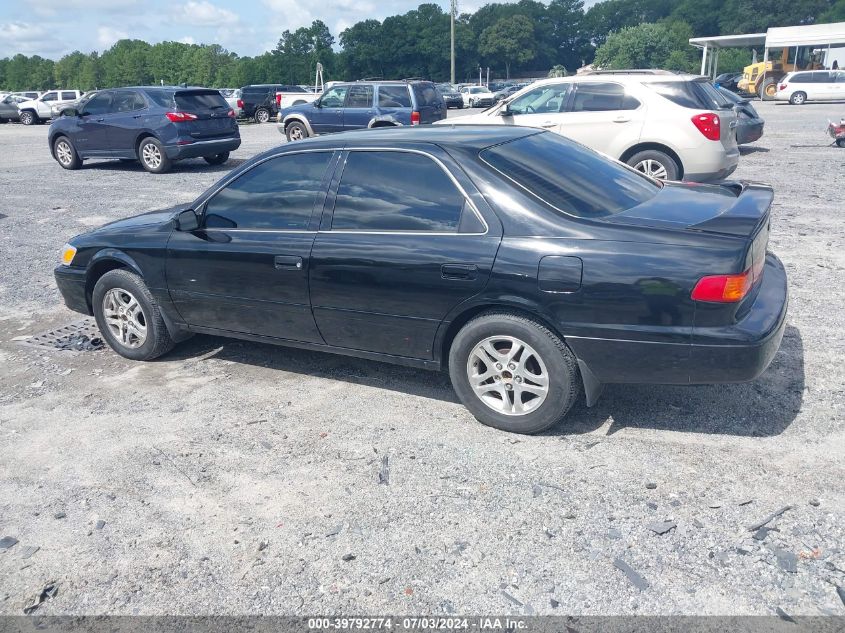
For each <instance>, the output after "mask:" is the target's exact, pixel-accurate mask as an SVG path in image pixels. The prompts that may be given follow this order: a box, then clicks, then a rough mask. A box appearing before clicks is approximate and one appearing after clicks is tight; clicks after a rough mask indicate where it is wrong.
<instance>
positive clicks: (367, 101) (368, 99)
mask: <svg viewBox="0 0 845 633" xmlns="http://www.w3.org/2000/svg"><path fill="white" fill-rule="evenodd" d="M346 107H347V108H372V107H373V87H372V86H352V87H350V88H349V92H348V93H347V94H346Z"/></svg>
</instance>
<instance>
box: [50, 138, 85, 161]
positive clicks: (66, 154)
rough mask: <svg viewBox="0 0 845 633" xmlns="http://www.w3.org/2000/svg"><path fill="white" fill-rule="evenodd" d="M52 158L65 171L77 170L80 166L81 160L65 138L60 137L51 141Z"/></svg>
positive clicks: (71, 144)
mask: <svg viewBox="0 0 845 633" xmlns="http://www.w3.org/2000/svg"><path fill="white" fill-rule="evenodd" d="M53 157H54V158H55V159H56V162H58V163H59V165H61V166H62V167H64V168H65V169H79V168H80V167H81V166H82V160H81V159H80V158H79V154H77V153H76V148H74V146H73V143H71V142H70V139H69V138H68V137H66V136H60V137H59V138H57V139H56V140H55V141H53Z"/></svg>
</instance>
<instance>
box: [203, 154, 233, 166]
mask: <svg viewBox="0 0 845 633" xmlns="http://www.w3.org/2000/svg"><path fill="white" fill-rule="evenodd" d="M203 159H204V160H205V162H207V163H208V164H209V165H222V164H223V163H225V162H226V161H227V160H229V152H220V153H219V154H212V155H211V156H203Z"/></svg>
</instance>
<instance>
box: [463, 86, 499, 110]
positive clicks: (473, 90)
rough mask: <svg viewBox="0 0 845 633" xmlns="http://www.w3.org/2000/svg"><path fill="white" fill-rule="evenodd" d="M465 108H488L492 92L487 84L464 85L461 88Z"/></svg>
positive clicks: (492, 98) (491, 102) (491, 103)
mask: <svg viewBox="0 0 845 633" xmlns="http://www.w3.org/2000/svg"><path fill="white" fill-rule="evenodd" d="M461 96H462V97H463V99H464V107H465V108H480V107H484V108H489V107H490V106H491V105H493V100H494V97H493V93H492V92H490V89H489V88H488V87H487V86H464V87H463V88H461Z"/></svg>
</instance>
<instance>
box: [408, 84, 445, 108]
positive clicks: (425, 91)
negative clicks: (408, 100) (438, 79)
mask: <svg viewBox="0 0 845 633" xmlns="http://www.w3.org/2000/svg"><path fill="white" fill-rule="evenodd" d="M413 90H414V94H415V95H416V97H417V106H418V107H421V108H422V107H425V106H434V105H438V104H439V103H440V101H441V100H442V99H443V97H441V96H440V95H439V94H437V89H436V88H435V87H434V84H414V88H413Z"/></svg>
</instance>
